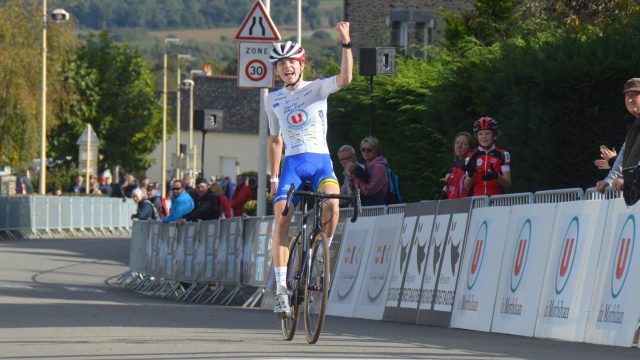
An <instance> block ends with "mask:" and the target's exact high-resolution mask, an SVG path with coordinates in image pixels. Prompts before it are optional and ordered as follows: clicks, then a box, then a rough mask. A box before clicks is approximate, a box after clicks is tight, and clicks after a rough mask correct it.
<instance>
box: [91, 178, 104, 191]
mask: <svg viewBox="0 0 640 360" xmlns="http://www.w3.org/2000/svg"><path fill="white" fill-rule="evenodd" d="M89 194H91V195H102V191H100V184H99V183H98V181H97V180H96V176H95V175H91V176H89Z"/></svg>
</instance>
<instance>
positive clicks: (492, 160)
mask: <svg viewBox="0 0 640 360" xmlns="http://www.w3.org/2000/svg"><path fill="white" fill-rule="evenodd" d="M489 162H490V163H491V165H495V164H496V163H497V162H498V160H496V159H491V160H489Z"/></svg>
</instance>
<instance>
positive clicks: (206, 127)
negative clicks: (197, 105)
mask: <svg viewBox="0 0 640 360" xmlns="http://www.w3.org/2000/svg"><path fill="white" fill-rule="evenodd" d="M223 115H224V113H223V111H222V110H209V109H205V110H194V112H193V128H194V130H197V131H222V118H223Z"/></svg>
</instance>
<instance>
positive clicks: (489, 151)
mask: <svg viewBox="0 0 640 360" xmlns="http://www.w3.org/2000/svg"><path fill="white" fill-rule="evenodd" d="M473 135H474V137H475V139H476V142H477V143H478V147H477V148H476V149H475V150H473V151H472V152H470V153H469V154H468V155H467V159H466V160H465V169H466V171H467V177H466V178H465V180H464V187H465V188H466V189H467V191H468V192H469V194H471V195H473V196H481V195H489V196H491V195H498V194H502V193H503V189H504V188H508V187H509V186H511V156H510V155H509V152H508V151H507V150H505V149H503V148H500V147H498V146H496V140H497V139H498V122H497V121H496V120H495V119H493V118H492V117H489V116H483V117H481V118H479V119H478V120H476V121H475V122H474V123H473Z"/></svg>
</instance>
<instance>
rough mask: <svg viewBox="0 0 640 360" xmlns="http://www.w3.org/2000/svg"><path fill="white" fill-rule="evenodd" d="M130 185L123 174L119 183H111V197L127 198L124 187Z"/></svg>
mask: <svg viewBox="0 0 640 360" xmlns="http://www.w3.org/2000/svg"><path fill="white" fill-rule="evenodd" d="M128 185H129V183H128V182H127V177H126V176H123V177H122V178H121V179H120V181H119V182H118V183H117V184H111V197H117V198H123V199H124V198H125V195H124V194H125V191H124V189H125V188H126V187H127V186H128Z"/></svg>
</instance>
